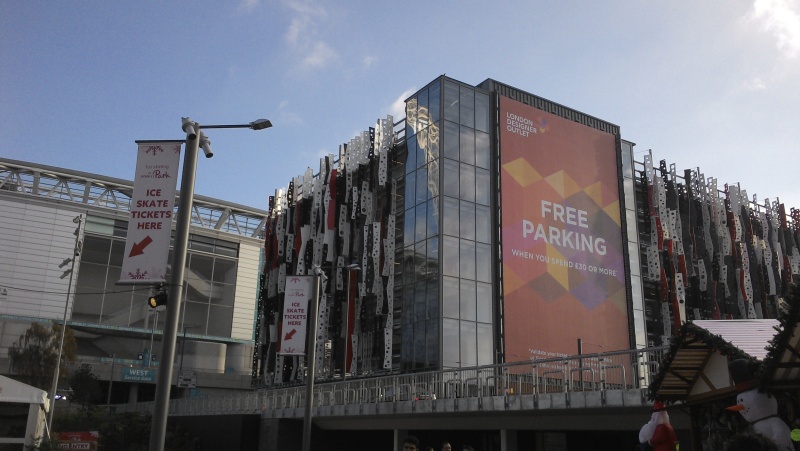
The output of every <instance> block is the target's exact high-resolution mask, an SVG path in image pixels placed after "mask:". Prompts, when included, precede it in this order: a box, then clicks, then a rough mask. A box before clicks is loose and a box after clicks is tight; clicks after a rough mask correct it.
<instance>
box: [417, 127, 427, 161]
mask: <svg viewBox="0 0 800 451" xmlns="http://www.w3.org/2000/svg"><path fill="white" fill-rule="evenodd" d="M426 164H428V133H426V132H425V131H422V132H420V133H417V167H418V168H421V167H423V166H425V165H426Z"/></svg>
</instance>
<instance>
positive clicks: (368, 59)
mask: <svg viewBox="0 0 800 451" xmlns="http://www.w3.org/2000/svg"><path fill="white" fill-rule="evenodd" d="M377 63H378V57H377V56H371V55H370V56H365V57H364V59H363V60H361V64H363V65H364V67H365V68H367V69H369V68H370V67H372V66H374V65H375V64H377Z"/></svg>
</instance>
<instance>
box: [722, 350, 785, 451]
mask: <svg viewBox="0 0 800 451" xmlns="http://www.w3.org/2000/svg"><path fill="white" fill-rule="evenodd" d="M728 369H729V370H730V372H731V376H732V377H733V381H734V382H735V383H736V391H738V392H739V394H738V395H737V396H736V405H735V406H730V407H727V409H728V410H731V411H734V412H739V414H741V415H742V417H743V418H744V419H745V420H746V421H747V422H748V423H750V427H751V428H752V429H753V432H755V433H756V434H761V435H763V436H764V437H766V438H768V439H769V440H771V441H772V442H773V443H775V444H776V445H777V446H778V448H779V449H780V450H781V451H794V446H793V445H792V439H791V432H790V431H789V427H788V426H787V425H786V423H784V422H783V420H781V419H780V417H778V400H776V399H775V398H774V397H773V396H771V395H770V394H768V393H761V392H759V391H758V389H757V388H756V387H755V381H754V379H755V378H754V376H753V373H752V371H751V370H750V367H749V364H748V362H747V360H744V359H738V360H734V361H733V362H731V363H730V364H729V365H728Z"/></svg>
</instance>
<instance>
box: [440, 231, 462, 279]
mask: <svg viewBox="0 0 800 451" xmlns="http://www.w3.org/2000/svg"><path fill="white" fill-rule="evenodd" d="M442 239H443V240H444V241H443V242H442V274H444V275H446V276H458V273H459V271H458V265H459V262H458V238H454V237H450V236H444V237H442Z"/></svg>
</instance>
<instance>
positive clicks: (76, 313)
mask: <svg viewBox="0 0 800 451" xmlns="http://www.w3.org/2000/svg"><path fill="white" fill-rule="evenodd" d="M126 230H127V224H126V223H125V222H124V221H118V220H112V219H106V218H99V217H91V216H90V217H88V218H87V222H86V234H85V237H84V244H83V252H82V255H81V261H80V268H79V270H78V279H77V289H76V295H75V305H74V308H73V311H72V320H73V321H80V322H86V323H92V324H102V325H106V326H117V327H133V328H142V329H146V330H147V329H152V328H153V322H154V321H158V324H157V325H156V326H155V328H156V330H161V329H163V326H164V324H163V323H164V317H165V315H160V316H158V317H157V316H156V315H155V313H154V311H153V310H152V309H150V308H149V307H148V306H147V305H146V303H147V298H148V297H149V296H150V294H151V290H150V285H145V286H136V285H133V286H131V285H116V282H117V281H118V280H119V278H120V271H121V269H122V258H123V253H124V249H125V236H126ZM237 257H238V244H237V243H233V242H228V241H224V240H219V239H214V238H209V237H205V236H199V235H191V236H190V239H189V252H188V255H187V263H186V290H185V296H186V298H185V300H186V302H185V303H184V305H183V309H182V311H181V318H180V323H179V327H180V328H181V329H182V328H183V327H184V326H186V327H188V328H190V331H191V333H192V334H198V335H210V336H217V337H230V336H231V327H232V321H233V302H234V292H235V288H236V266H237ZM171 261H172V252H171V251H170V256H169V260H168V262H171ZM167 279H169V274H167Z"/></svg>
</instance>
